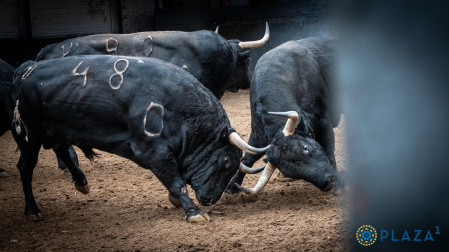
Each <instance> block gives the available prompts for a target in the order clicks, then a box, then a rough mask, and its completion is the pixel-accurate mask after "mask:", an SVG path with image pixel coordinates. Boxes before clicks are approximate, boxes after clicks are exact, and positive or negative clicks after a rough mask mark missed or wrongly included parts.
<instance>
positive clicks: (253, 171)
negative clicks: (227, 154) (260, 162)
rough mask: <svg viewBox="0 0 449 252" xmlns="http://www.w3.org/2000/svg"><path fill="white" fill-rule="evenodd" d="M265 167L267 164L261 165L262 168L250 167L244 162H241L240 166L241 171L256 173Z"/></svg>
mask: <svg viewBox="0 0 449 252" xmlns="http://www.w3.org/2000/svg"><path fill="white" fill-rule="evenodd" d="M264 169H265V166H264V167H260V168H250V167H248V166H246V165H244V164H243V163H242V162H240V166H239V170H240V171H241V172H244V173H248V174H256V173H259V172H261V171H263V170H264Z"/></svg>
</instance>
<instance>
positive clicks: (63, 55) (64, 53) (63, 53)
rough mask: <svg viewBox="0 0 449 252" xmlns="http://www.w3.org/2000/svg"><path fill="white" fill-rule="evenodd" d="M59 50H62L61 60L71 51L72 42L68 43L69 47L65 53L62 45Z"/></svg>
mask: <svg viewBox="0 0 449 252" xmlns="http://www.w3.org/2000/svg"><path fill="white" fill-rule="evenodd" d="M61 49H62V57H61V58H64V57H65V56H66V55H67V54H69V52H70V49H72V42H70V47H69V50H68V51H67V52H64V45H62V46H61Z"/></svg>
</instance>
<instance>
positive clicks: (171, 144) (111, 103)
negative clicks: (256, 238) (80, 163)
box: [8, 55, 242, 218]
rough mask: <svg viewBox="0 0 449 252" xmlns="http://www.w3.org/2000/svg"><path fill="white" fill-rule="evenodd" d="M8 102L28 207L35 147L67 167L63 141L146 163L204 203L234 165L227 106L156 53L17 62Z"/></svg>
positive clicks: (32, 206) (186, 201)
mask: <svg viewBox="0 0 449 252" xmlns="http://www.w3.org/2000/svg"><path fill="white" fill-rule="evenodd" d="M17 74H18V76H17V77H16V78H15V79H14V82H13V85H12V87H11V89H10V92H9V97H8V99H9V100H8V105H9V111H10V113H11V116H14V120H13V126H12V127H13V135H14V137H15V139H16V141H17V143H18V145H19V148H20V150H21V153H22V155H21V158H20V161H19V164H18V167H19V170H20V172H21V177H22V182H23V184H24V191H25V198H26V208H25V212H26V213H27V214H37V213H39V212H40V210H39V209H38V208H37V205H36V203H35V202H34V199H33V197H32V192H31V176H32V170H33V168H34V165H35V163H36V160H37V155H38V151H39V148H40V146H41V145H42V144H43V145H44V147H47V148H48V147H53V148H56V153H57V154H60V156H64V157H65V159H64V162H65V163H66V164H67V165H68V166H69V168H70V167H71V168H73V169H78V167H77V166H76V165H74V164H73V163H71V162H70V159H69V158H67V156H68V154H67V149H66V148H67V146H68V145H76V146H78V147H80V148H81V149H82V150H83V151H84V152H85V154H86V155H87V156H92V154H93V152H92V148H97V149H100V150H103V151H107V152H110V153H113V154H117V155H119V156H122V157H124V158H127V159H130V160H132V161H134V162H135V163H137V164H138V165H140V166H142V167H143V168H146V169H150V170H151V171H152V172H153V173H154V174H155V176H156V177H157V178H158V179H159V180H160V181H161V182H162V184H163V185H164V186H165V187H166V188H167V189H168V191H169V192H170V194H171V195H172V196H174V197H176V198H177V199H178V200H179V201H180V203H181V204H182V206H183V208H184V210H185V212H186V215H187V217H189V218H190V217H195V216H199V215H202V214H203V212H202V211H201V209H199V208H198V207H197V206H196V205H195V204H194V203H193V202H192V200H191V199H190V198H189V197H188V194H187V190H186V184H191V186H192V188H193V189H194V190H195V192H196V196H197V199H198V201H199V202H200V203H201V204H203V205H210V204H213V203H215V202H216V201H217V200H218V199H219V198H220V197H221V195H222V193H223V191H224V189H225V188H226V185H227V183H228V182H229V180H230V179H231V177H232V175H233V174H234V173H235V172H236V170H237V169H238V166H239V161H240V158H241V154H242V152H241V151H240V150H239V149H238V148H237V147H235V146H234V145H232V144H230V143H229V137H228V135H229V133H231V132H233V131H234V130H233V129H232V128H231V126H230V123H229V120H228V118H227V115H226V113H225V111H224V109H223V107H222V106H221V104H220V103H219V101H218V100H217V99H216V97H214V96H213V95H212V93H211V92H210V91H209V90H207V89H206V88H204V86H203V85H201V84H200V83H199V81H198V80H196V79H195V78H194V77H193V76H192V75H190V74H189V73H187V72H186V71H184V70H182V69H180V68H178V67H176V66H175V65H172V64H169V63H166V62H164V61H161V60H157V59H151V58H136V57H125V56H104V55H103V56H102V55H88V56H73V57H67V58H63V59H56V60H45V61H39V62H26V63H24V64H23V65H22V66H20V67H19V68H18V69H17Z"/></svg>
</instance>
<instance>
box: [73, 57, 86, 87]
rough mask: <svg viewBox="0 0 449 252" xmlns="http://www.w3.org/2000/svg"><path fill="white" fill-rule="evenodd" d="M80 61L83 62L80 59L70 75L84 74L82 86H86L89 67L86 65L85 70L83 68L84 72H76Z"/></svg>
mask: <svg viewBox="0 0 449 252" xmlns="http://www.w3.org/2000/svg"><path fill="white" fill-rule="evenodd" d="M82 63H83V61H81V62H80V63H79V64H78V66H76V67H75V69H73V72H72V76H77V75H82V76H84V82H83V86H86V82H87V70H89V67H87V68H86V70H84V72H82V73H77V72H76V71H77V70H78V67H80V66H81V64H82Z"/></svg>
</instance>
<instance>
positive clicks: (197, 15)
mask: <svg viewBox="0 0 449 252" xmlns="http://www.w3.org/2000/svg"><path fill="white" fill-rule="evenodd" d="M224 2H229V3H230V4H229V6H224V5H225V4H224V3H223V4H222V3H221V0H208V1H205V0H192V1H179V0H168V1H167V0H136V1H133V0H81V1H67V0H62V1H60V0H44V1H42V0H40V1H39V0H2V1H1V2H0V59H3V60H5V61H7V62H9V63H10V64H12V65H13V66H14V67H17V66H18V65H20V64H21V63H23V62H24V61H25V60H28V59H34V58H35V57H36V54H37V52H39V50H40V49H41V48H42V47H44V46H45V45H48V44H51V43H56V42H60V41H62V40H64V39H67V38H71V37H78V36H83V35H89V34H96V33H133V32H141V31H163V30H179V31H194V30H201V29H207V30H215V29H216V27H217V26H219V33H220V35H222V36H223V37H225V38H226V39H239V40H242V41H249V40H257V39H260V38H262V36H263V35H264V32H265V22H268V24H269V26H270V31H271V37H270V42H269V43H268V44H267V45H265V46H264V47H262V48H258V49H256V50H253V53H252V54H251V59H252V62H251V65H250V71H252V69H253V68H254V65H255V63H256V62H257V59H258V58H259V57H260V56H261V55H262V54H263V53H265V52H266V51H268V50H269V49H271V48H274V47H276V46H278V45H280V44H282V43H284V42H286V41H288V40H293V39H301V38H305V37H310V36H331V35H332V34H331V29H330V28H329V22H328V20H329V17H330V15H331V13H330V9H329V6H328V4H327V1H317V0H301V1H297V0H280V1H274V0H229V1H226V0H224Z"/></svg>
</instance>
